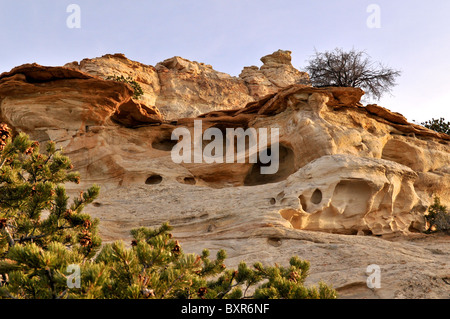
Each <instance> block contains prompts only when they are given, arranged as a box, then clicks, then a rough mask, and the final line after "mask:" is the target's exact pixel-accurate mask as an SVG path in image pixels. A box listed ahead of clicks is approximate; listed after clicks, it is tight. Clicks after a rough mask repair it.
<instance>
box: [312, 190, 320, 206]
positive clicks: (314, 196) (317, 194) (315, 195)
mask: <svg viewBox="0 0 450 319" xmlns="http://www.w3.org/2000/svg"><path fill="white" fill-rule="evenodd" d="M321 202H322V192H321V190H320V189H316V190H315V191H314V193H313V194H312V195H311V203H313V204H316V205H317V204H320V203H321Z"/></svg>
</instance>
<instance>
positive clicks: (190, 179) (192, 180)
mask: <svg viewBox="0 0 450 319" xmlns="http://www.w3.org/2000/svg"><path fill="white" fill-rule="evenodd" d="M183 183H184V184H188V185H195V183H196V180H195V178H194V177H185V178H183Z"/></svg>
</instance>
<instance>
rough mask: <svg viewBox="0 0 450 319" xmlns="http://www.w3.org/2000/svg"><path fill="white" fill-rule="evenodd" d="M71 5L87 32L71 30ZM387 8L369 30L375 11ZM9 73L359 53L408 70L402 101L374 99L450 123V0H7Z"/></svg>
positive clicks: (4, 48) (230, 66) (2, 12)
mask: <svg viewBox="0 0 450 319" xmlns="http://www.w3.org/2000/svg"><path fill="white" fill-rule="evenodd" d="M70 4H77V5H78V6H79V8H80V9H81V11H80V13H81V14H80V28H69V27H68V26H67V18H68V17H69V16H70V15H71V14H72V12H67V10H66V9H67V7H68V6H69V5H70ZM371 4H375V5H377V6H378V8H379V9H380V11H379V13H380V14H379V16H376V18H377V20H373V19H369V20H370V21H378V22H379V28H378V27H376V28H370V27H369V26H368V24H367V20H368V18H373V17H374V16H373V14H374V11H370V12H368V11H367V9H368V7H369V5H371ZM0 44H1V45H0V47H1V49H0V73H1V72H4V71H9V70H10V69H11V68H13V67H15V66H18V65H21V64H24V63H31V62H36V63H39V64H42V65H63V64H65V63H67V62H72V61H79V60H82V59H83V58H93V57H98V56H102V55H104V54H107V53H124V54H125V55H126V56H127V57H128V58H130V59H132V60H137V61H139V62H142V63H145V64H150V65H155V64H156V63H158V62H160V61H163V60H165V59H167V58H170V57H173V56H181V57H184V58H186V59H189V60H195V61H198V62H204V63H206V64H211V65H212V66H213V68H214V69H216V70H218V71H221V72H226V73H229V74H231V75H234V76H237V75H239V73H240V72H241V70H242V68H243V67H244V66H250V65H257V66H260V65H261V64H262V63H261V62H260V60H259V59H260V58H261V57H262V56H264V55H266V54H269V53H272V52H274V51H276V50H278V49H283V50H290V51H292V63H293V65H294V66H295V67H296V68H298V69H302V68H303V67H305V65H306V64H307V60H308V58H310V57H311V55H313V54H314V50H315V49H316V50H318V51H324V50H332V49H334V48H336V47H340V48H343V49H351V48H355V49H358V50H365V51H366V52H367V53H368V54H369V55H370V56H371V57H372V59H373V60H376V61H380V62H383V63H384V64H386V65H388V66H390V67H393V68H395V69H400V70H401V71H402V72H403V73H402V76H401V77H400V78H398V80H397V82H398V85H397V86H396V87H395V88H394V90H393V92H392V93H393V96H386V97H384V98H382V99H381V100H380V101H371V102H375V103H377V104H379V105H382V106H384V107H386V108H388V109H390V110H392V111H395V112H399V113H402V114H403V115H405V116H406V117H407V118H408V119H409V120H410V121H412V120H415V121H417V122H423V121H425V120H428V119H431V118H433V117H434V118H439V117H444V118H445V119H446V120H450V76H449V75H450V1H449V0H432V1H423V0H420V1H417V0H409V1H406V0H370V1H366V0H304V1H299V0H295V1H294V0H276V1H275V0H165V1H152V0H147V1H144V0H133V1H124V0H121V1H116V0H95V1H93V0H70V1H65V0H15V1H10V0H0Z"/></svg>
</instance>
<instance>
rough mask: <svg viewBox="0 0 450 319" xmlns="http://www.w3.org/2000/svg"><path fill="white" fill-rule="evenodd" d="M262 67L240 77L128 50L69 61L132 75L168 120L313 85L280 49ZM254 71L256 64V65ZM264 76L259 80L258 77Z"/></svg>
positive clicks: (97, 71)
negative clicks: (130, 54)
mask: <svg viewBox="0 0 450 319" xmlns="http://www.w3.org/2000/svg"><path fill="white" fill-rule="evenodd" d="M261 61H262V62H263V63H264V65H263V66H261V69H260V70H259V69H258V67H256V69H257V70H255V72H253V73H251V74H248V72H246V71H245V70H247V68H244V71H243V73H242V74H241V76H240V77H232V76H230V75H228V74H226V73H223V72H218V71H216V70H214V69H213V68H212V66H211V65H207V64H204V63H199V62H196V61H189V60H186V59H183V58H181V57H173V58H170V59H167V60H164V61H163V62H160V63H158V64H156V65H155V66H154V67H153V66H150V65H145V64H142V63H139V62H136V61H131V60H129V59H127V58H126V57H125V56H124V55H123V54H113V55H111V54H107V55H104V56H102V57H100V58H94V59H84V60H82V61H80V62H79V63H78V62H72V63H68V64H66V65H65V67H67V68H72V69H77V70H81V71H83V72H86V73H89V74H92V75H95V76H98V77H101V78H104V79H106V78H107V77H108V76H114V75H116V76H120V75H123V76H125V77H131V78H133V79H135V81H136V82H138V83H139V84H140V85H141V87H142V89H143V91H144V94H143V96H142V98H141V100H142V103H143V104H145V105H147V106H149V107H154V108H156V109H158V110H159V112H160V113H161V115H162V116H163V117H164V118H165V119H166V120H175V119H177V118H183V117H195V116H198V115H200V114H202V113H207V112H209V111H212V110H227V109H235V108H239V107H244V106H245V105H246V104H247V103H248V102H251V101H253V100H255V98H256V99H257V98H259V97H262V96H263V95H267V94H271V93H275V92H277V91H278V90H279V89H280V88H284V87H286V86H288V85H291V84H309V77H308V75H307V74H306V73H304V72H300V71H298V70H296V69H295V68H294V67H293V66H292V64H291V52H290V51H282V50H279V51H277V52H274V53H273V54H270V55H267V56H265V57H263V58H262V59H261ZM251 68H252V70H253V69H254V68H255V67H251ZM259 78H261V79H263V80H262V81H259V80H258V79H259Z"/></svg>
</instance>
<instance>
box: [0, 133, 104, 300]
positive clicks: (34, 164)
mask: <svg viewBox="0 0 450 319" xmlns="http://www.w3.org/2000/svg"><path fill="white" fill-rule="evenodd" d="M0 140H1V143H0V260H1V262H0V274H1V277H0V278H2V282H3V283H4V282H6V277H7V276H8V275H9V274H11V273H10V271H13V270H14V271H16V272H13V274H12V276H8V277H9V283H10V284H11V287H13V286H14V284H13V283H16V284H17V285H19V286H21V289H17V290H14V289H12V291H16V293H17V296H18V297H37V296H41V297H46V296H47V293H43V292H41V290H42V289H44V290H46V288H44V287H47V286H46V285H48V287H49V288H50V289H49V290H48V289H47V290H48V292H49V293H50V295H51V296H52V297H56V296H57V294H56V289H57V287H58V281H60V279H61V278H60V276H59V275H58V271H60V267H62V266H63V265H64V264H66V262H67V261H68V260H70V259H71V258H72V259H76V260H83V259H86V258H89V257H91V256H93V255H94V254H95V252H96V250H97V249H98V248H99V247H100V244H101V239H100V237H99V236H98V234H97V225H98V220H93V219H92V218H91V217H90V216H89V215H88V214H83V213H82V211H83V209H84V207H85V205H87V204H89V203H91V202H92V201H93V200H94V199H95V198H96V197H97V196H98V194H99V187H98V186H95V185H94V186H92V187H91V188H89V189H88V190H87V191H86V192H82V193H80V195H79V197H78V198H75V199H74V200H73V203H72V204H71V205H69V198H68V196H67V194H66V190H65V187H64V186H63V183H66V182H75V183H79V182H80V176H79V174H78V173H76V172H71V170H72V169H73V166H72V164H71V162H70V160H69V158H68V157H66V156H64V155H62V153H61V151H60V150H57V149H56V146H55V143H53V142H49V143H48V145H47V147H46V154H42V153H40V145H39V143H38V142H33V141H31V140H30V139H29V137H28V136H27V135H26V134H24V133H20V134H18V135H17V136H16V137H15V138H14V139H13V138H12V136H11V131H10V130H9V128H8V127H7V126H6V125H5V124H2V125H1V126H0ZM63 247H65V248H64V249H62V248H63ZM67 248H69V249H70V251H69V250H67ZM63 252H64V253H65V254H73V256H77V257H76V258H75V257H71V258H67V256H66V255H63V254H62V253H63ZM80 258H81V259H80ZM53 267H55V268H53ZM20 269H22V270H23V271H21V272H20V271H19V270H20ZM30 270H33V271H31V272H30ZM44 270H45V271H44ZM17 271H19V272H17ZM40 271H44V272H40ZM19 273H20V274H19ZM19 275H20V276H19ZM17 276H19V277H17ZM66 288H67V287H66ZM28 289H29V291H28ZM19 290H20V291H19ZM47 290H46V291H47Z"/></svg>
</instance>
